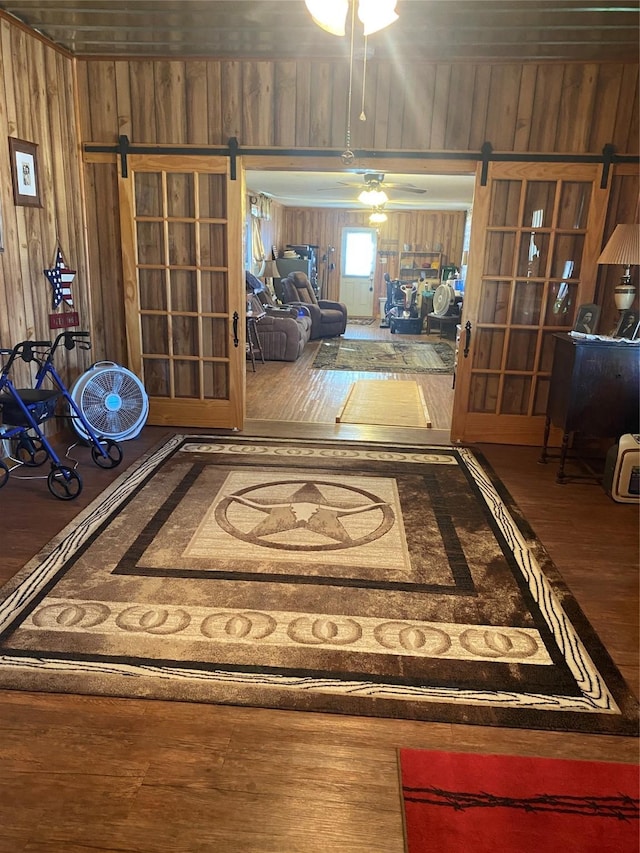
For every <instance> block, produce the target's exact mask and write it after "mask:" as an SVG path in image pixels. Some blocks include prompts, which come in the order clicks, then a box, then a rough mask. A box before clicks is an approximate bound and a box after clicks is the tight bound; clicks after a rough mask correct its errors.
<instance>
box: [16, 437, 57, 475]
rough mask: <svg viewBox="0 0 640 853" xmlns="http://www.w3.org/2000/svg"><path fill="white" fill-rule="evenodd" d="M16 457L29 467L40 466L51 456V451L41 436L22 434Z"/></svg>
mask: <svg viewBox="0 0 640 853" xmlns="http://www.w3.org/2000/svg"><path fill="white" fill-rule="evenodd" d="M16 457H17V459H18V460H19V461H20V462H21V463H22V464H23V465H26V466H27V467H28V468H39V467H40V465H44V463H45V462H46V461H47V459H48V458H49V453H48V451H47V449H46V447H45V446H44V444H43V443H42V441H41V440H40V439H39V438H32V437H31V436H30V435H21V436H20V439H19V441H18V446H17V447H16Z"/></svg>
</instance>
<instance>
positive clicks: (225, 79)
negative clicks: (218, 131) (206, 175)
mask: <svg viewBox="0 0 640 853" xmlns="http://www.w3.org/2000/svg"><path fill="white" fill-rule="evenodd" d="M220 92H221V96H222V101H221V104H222V139H221V142H226V141H227V140H228V139H230V138H231V137H232V136H235V137H237V138H238V139H239V140H240V142H241V143H242V144H243V145H247V144H249V143H250V140H248V139H243V138H242V63H241V62H223V63H222V73H221V75H220Z"/></svg>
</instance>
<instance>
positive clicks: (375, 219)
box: [369, 210, 387, 225]
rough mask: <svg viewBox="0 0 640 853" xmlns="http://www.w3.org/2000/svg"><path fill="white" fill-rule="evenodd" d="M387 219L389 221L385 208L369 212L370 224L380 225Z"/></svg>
mask: <svg viewBox="0 0 640 853" xmlns="http://www.w3.org/2000/svg"><path fill="white" fill-rule="evenodd" d="M386 221H387V214H386V213H385V212H384V210H373V211H372V212H371V213H370V214H369V224H370V225H380V224H382V223H383V222H386Z"/></svg>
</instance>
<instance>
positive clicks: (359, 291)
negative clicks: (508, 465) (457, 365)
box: [245, 162, 475, 440]
mask: <svg viewBox="0 0 640 853" xmlns="http://www.w3.org/2000/svg"><path fill="white" fill-rule="evenodd" d="M245 165H246V170H247V171H246V185H247V188H248V192H249V193H250V194H252V195H253V194H255V193H262V192H264V193H265V194H266V195H267V196H268V197H270V198H271V199H272V201H273V202H274V209H275V214H274V215H272V220H271V223H267V225H266V229H265V230H266V233H267V234H268V235H269V236H266V238H265V239H264V243H265V246H267V247H269V248H270V247H271V246H272V245H277V246H278V248H279V249H280V250H283V249H284V248H285V247H287V246H288V244H290V243H291V244H315V245H316V246H317V249H316V252H317V259H318V280H319V282H320V283H321V292H320V294H319V298H320V299H329V300H334V301H336V300H337V301H341V302H344V303H346V304H347V311H348V316H349V322H348V324H347V329H346V332H345V334H344V335H343V336H342V337H341V338H340V347H341V348H353V349H355V348H356V346H357V345H358V343H359V342H361V341H369V342H371V343H375V344H379V345H380V346H381V347H383V348H384V349H385V350H387V351H389V350H392V349H404V348H405V347H406V346H409V345H411V346H413V345H418V346H420V345H423V346H424V345H425V344H429V345H431V346H433V345H435V346H437V347H439V348H442V347H448V348H449V349H450V351H453V350H454V348H455V328H446V329H444V328H443V329H442V331H441V330H440V329H439V328H438V327H437V326H436V325H435V324H434V325H433V326H432V327H431V328H429V329H428V330H427V323H426V321H425V323H424V326H423V333H422V334H419V335H414V334H404V333H392V332H391V331H390V329H389V328H388V327H385V324H384V323H382V322H381V321H382V319H383V317H384V304H385V302H386V299H385V298H383V297H386V283H385V281H384V276H385V273H389V275H390V276H391V277H392V278H393V279H396V278H399V277H400V267H399V265H400V260H401V255H403V253H404V250H405V249H407V248H409V249H411V250H415V252H416V256H417V255H418V253H419V252H420V251H425V250H426V249H428V248H434V246H435V247H437V248H439V244H440V243H446V244H447V248H448V246H449V242H447V241H450V232H451V230H452V228H451V226H450V225H449V221H448V220H447V216H446V214H447V213H449V212H453V211H456V212H458V213H459V215H460V216H461V217H462V219H463V221H464V222H465V224H466V225H468V222H469V218H470V217H469V214H470V211H471V207H472V201H473V189H474V182H475V164H474V165H473V167H472V168H470V167H469V164H466V165H467V171H466V172H464V173H463V172H462V171H457V172H456V173H454V174H447V173H446V172H444V171H443V172H442V173H441V174H437V175H433V174H430V175H415V174H409V172H407V173H404V172H403V173H402V174H401V175H388V176H387V177H388V178H389V181H390V183H393V184H394V187H393V191H392V192H390V193H389V195H390V196H391V200H392V202H391V204H392V205H395V207H393V206H392V207H390V209H389V218H388V222H387V223H386V224H385V226H383V227H381V228H371V227H366V226H367V220H368V214H369V211H368V210H363V209H362V206H360V205H359V204H358V202H357V201H356V199H357V192H356V189H357V188H358V183H359V182H360V181H361V175H360V174H358V173H361V172H362V171H363V170H353V172H348V173H346V172H342V173H338V174H335V175H328V174H327V173H315V172H313V173H312V172H306V173H300V172H297V173H292V174H293V179H292V182H291V183H289V182H288V177H289V174H291V173H281V172H277V173H276V172H261V171H258V170H259V168H260V166H259V164H258V165H256V166H255V170H254V163H253V162H252V163H246V164H245ZM411 165H413V166H415V163H413V164H411ZM447 165H448V164H447ZM292 168H293V166H292ZM396 168H397V166H396ZM458 168H460V167H458ZM267 178H270V179H271V180H266V179H267ZM426 178H429V179H431V180H433V181H434V182H435V184H434V186H435V187H436V188H435V189H434V188H430V189H429V191H428V192H422V186H421V182H422V181H424V180H425V179H426ZM448 181H450V184H451V187H449V189H447V182H448ZM338 187H343V194H342V196H341V199H340V200H336V199H337V195H335V192H334V191H335V190H336V188H338ZM461 188H462V189H461ZM288 193H289V194H288ZM461 193H462V196H461V195H460V194H461ZM349 194H350V195H349ZM454 196H457V197H456V198H454ZM461 197H462V201H460V198H461ZM427 200H428V202H427V204H425V201H427ZM283 201H285V202H286V203H284V204H283V203H282V202H283ZM292 208H293V210H292ZM426 210H430V211H433V213H434V216H433V220H434V223H435V224H434V225H432V226H430V228H429V229H425V228H423V227H422V225H421V223H420V222H419V219H420V216H421V214H424V212H425V211H426ZM436 213H439V214H440V215H441V218H440V220H438V221H436ZM329 220H330V224H329V225H327V222H328V221H329ZM270 229H271V230H270ZM463 230H464V231H465V234H466V236H468V228H464V229H463ZM443 234H444V235H445V236H444V237H443V236H442V235H443ZM271 235H274V237H273V239H272V237H271ZM351 247H353V248H351ZM462 251H463V246H462V238H461V239H460V241H459V242H458V243H457V244H456V248H455V250H454V254H453V255H448V256H447V257H446V260H447V262H450V263H451V264H455V265H456V266H458V267H459V266H460V265H461V263H462V260H463V258H462ZM443 256H444V252H443ZM371 260H373V263H371ZM419 260H420V263H418V260H414V261H413V262H412V266H414V265H417V266H420V267H421V266H422V262H423V261H424V260H425V259H424V258H420V259H419ZM426 275H427V274H426V273H425V276H426ZM438 275H439V273H438ZM421 277H422V274H421V273H419V272H417V273H416V274H415V278H416V280H417V279H419V278H421ZM430 284H431V285H432V286H437V284H439V279H434V280H432V281H431V282H430ZM441 335H442V336H441ZM350 342H353V344H351V343H350ZM336 343H337V341H336V339H320V340H309V341H308V343H306V344H305V346H304V349H303V351H302V353H301V355H300V356H299V357H298V358H296V360H295V361H292V362H285V361H270V360H267V362H266V364H264V365H263V364H258V365H257V368H256V372H255V373H254V372H253V371H252V369H251V366H250V367H249V372H248V374H247V398H246V416H247V418H248V419H251V420H272V421H289V422H297V423H306V424H323V425H328V424H333V425H334V427H335V424H336V415H337V414H338V413H339V410H340V407H341V406H342V404H343V402H344V401H345V399H346V397H347V395H348V393H349V389H350V387H351V385H352V384H353V383H354V382H356V381H361V380H365V379H386V378H389V379H396V380H405V379H407V380H412V381H416V382H417V383H418V384H419V386H420V388H421V389H422V392H423V395H424V398H425V402H426V404H427V407H428V410H429V413H430V415H431V421H432V423H433V427H434V432H439V433H441V434H442V435H446V440H448V438H449V425H450V422H451V412H452V408H453V394H454V389H453V375H452V373H451V372H446V373H416V374H413V373H409V372H405V371H404V370H403V371H402V372H398V373H393V372H387V370H386V369H384V370H383V369H381V370H380V371H375V370H372V369H370V368H371V367H372V366H373V367H375V362H374V364H373V365H368V368H369V369H366V370H365V369H361V370H353V371H351V370H338V369H327V368H326V367H322V366H318V365H319V364H320V365H322V364H323V362H324V361H325V359H323V358H320V356H321V355H322V354H325V353H327V352H333V351H334V350H335V348H336ZM425 349H426V347H425ZM421 440H424V435H422V434H421Z"/></svg>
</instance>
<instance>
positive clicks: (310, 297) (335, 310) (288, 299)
mask: <svg viewBox="0 0 640 853" xmlns="http://www.w3.org/2000/svg"><path fill="white" fill-rule="evenodd" d="M280 284H281V286H282V296H283V302H285V303H286V304H287V305H302V306H303V307H305V308H306V309H307V310H308V311H309V314H310V315H311V340H316V339H317V338H335V337H337V336H338V335H343V334H344V332H345V329H346V328H347V306H346V305H344V304H343V303H342V302H333V301H332V300H330V299H320V300H318V299H317V298H316V295H315V293H314V290H313V287H312V286H311V282H310V281H309V279H308V278H307V276H306V275H305V274H304V273H303V272H292V273H289V275H288V276H287V277H286V278H283V279H282V280H281V282H280Z"/></svg>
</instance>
